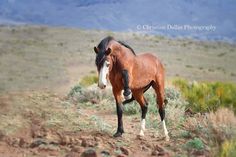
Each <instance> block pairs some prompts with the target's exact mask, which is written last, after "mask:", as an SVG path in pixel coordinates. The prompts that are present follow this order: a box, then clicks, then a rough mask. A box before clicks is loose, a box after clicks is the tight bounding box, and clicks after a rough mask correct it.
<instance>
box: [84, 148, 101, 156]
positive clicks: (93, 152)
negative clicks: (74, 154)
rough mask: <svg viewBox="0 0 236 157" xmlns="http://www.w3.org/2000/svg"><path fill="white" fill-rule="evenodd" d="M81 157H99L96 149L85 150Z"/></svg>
mask: <svg viewBox="0 0 236 157" xmlns="http://www.w3.org/2000/svg"><path fill="white" fill-rule="evenodd" d="M80 157H97V153H96V151H95V150H94V149H91V148H90V149H87V150H85V151H84V152H83V153H82V154H81V156H80Z"/></svg>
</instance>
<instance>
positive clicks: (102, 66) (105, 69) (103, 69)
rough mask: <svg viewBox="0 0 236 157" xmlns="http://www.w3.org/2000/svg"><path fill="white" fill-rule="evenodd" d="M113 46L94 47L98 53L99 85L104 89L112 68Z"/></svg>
mask: <svg viewBox="0 0 236 157" xmlns="http://www.w3.org/2000/svg"><path fill="white" fill-rule="evenodd" d="M111 51H112V50H111V48H107V49H105V50H100V49H99V48H98V47H94V52H95V53H96V61H95V63H96V66H97V70H98V73H99V80H98V87H100V88H101V89H104V88H105V87H106V86H107V78H108V74H109V71H111V69H112V65H111V63H112V59H111V55H110V54H111Z"/></svg>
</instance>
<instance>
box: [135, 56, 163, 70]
mask: <svg viewBox="0 0 236 157" xmlns="http://www.w3.org/2000/svg"><path fill="white" fill-rule="evenodd" d="M137 60H138V62H141V63H142V64H144V66H146V67H147V68H149V70H151V71H152V70H155V68H157V69H159V68H163V65H162V63H161V61H160V59H159V58H158V57H157V56H155V55H154V54H152V53H141V54H140V55H137Z"/></svg>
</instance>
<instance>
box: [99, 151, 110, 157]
mask: <svg viewBox="0 0 236 157" xmlns="http://www.w3.org/2000/svg"><path fill="white" fill-rule="evenodd" d="M101 154H102V156H111V154H110V152H108V151H106V150H103V151H101Z"/></svg>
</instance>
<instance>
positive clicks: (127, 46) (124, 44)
mask: <svg viewBox="0 0 236 157" xmlns="http://www.w3.org/2000/svg"><path fill="white" fill-rule="evenodd" d="M118 43H120V44H121V45H123V46H124V47H126V48H128V49H130V51H131V52H132V53H133V54H134V55H135V56H136V54H135V52H134V49H132V47H130V46H129V45H127V44H126V43H125V42H123V41H118Z"/></svg>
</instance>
